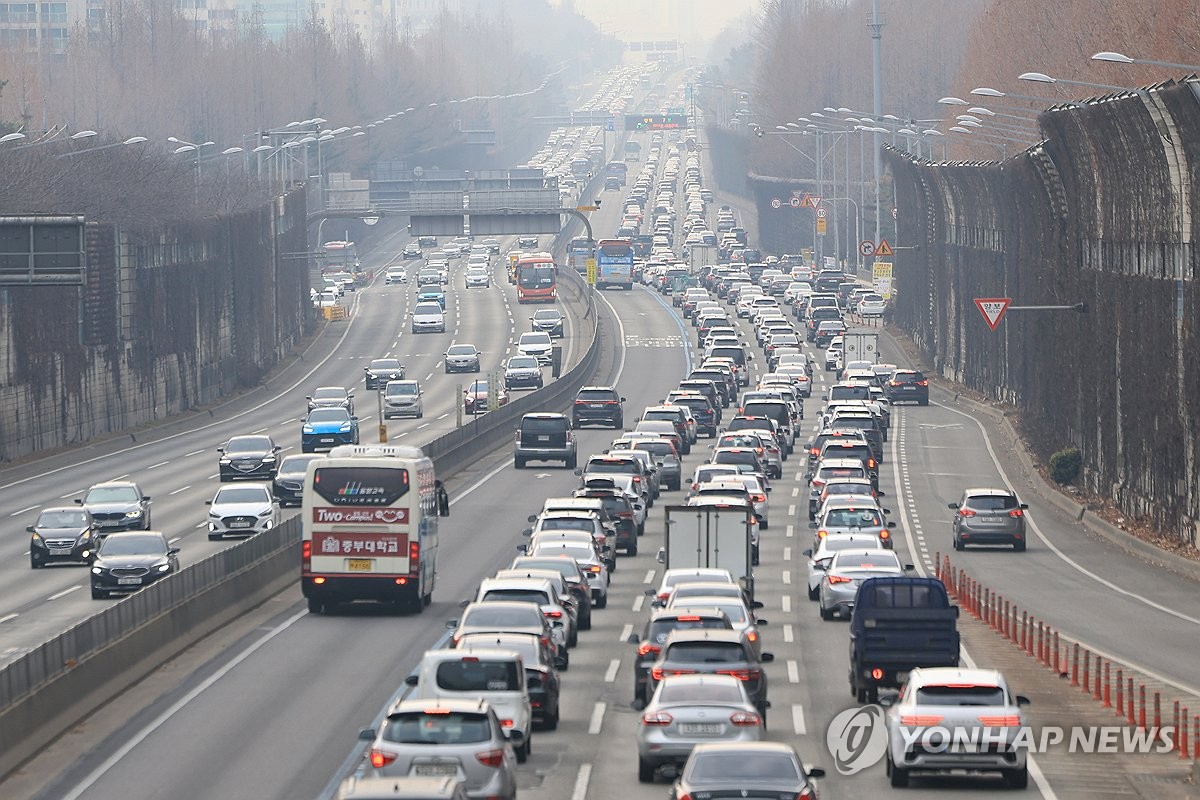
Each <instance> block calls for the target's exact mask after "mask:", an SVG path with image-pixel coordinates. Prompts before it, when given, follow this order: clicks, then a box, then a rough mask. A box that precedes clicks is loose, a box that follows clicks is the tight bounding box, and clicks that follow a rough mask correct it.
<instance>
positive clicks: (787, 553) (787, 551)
mask: <svg viewBox="0 0 1200 800" xmlns="http://www.w3.org/2000/svg"><path fill="white" fill-rule="evenodd" d="M783 560H784V561H791V560H792V548H790V547H785V548H783Z"/></svg>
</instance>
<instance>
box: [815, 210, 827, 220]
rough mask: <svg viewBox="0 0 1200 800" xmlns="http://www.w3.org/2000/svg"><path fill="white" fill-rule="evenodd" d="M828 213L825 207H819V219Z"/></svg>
mask: <svg viewBox="0 0 1200 800" xmlns="http://www.w3.org/2000/svg"><path fill="white" fill-rule="evenodd" d="M826 213H827V212H826V211H825V209H823V208H818V209H817V219H825V214H826Z"/></svg>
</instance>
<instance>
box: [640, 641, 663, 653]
mask: <svg viewBox="0 0 1200 800" xmlns="http://www.w3.org/2000/svg"><path fill="white" fill-rule="evenodd" d="M637 652H638V655H639V656H648V655H652V654H654V653H661V652H662V648H661V647H659V646H658V645H656V644H651V643H650V642H642V643H641V644H639V645H638V651H637Z"/></svg>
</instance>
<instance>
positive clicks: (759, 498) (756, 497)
mask: <svg viewBox="0 0 1200 800" xmlns="http://www.w3.org/2000/svg"><path fill="white" fill-rule="evenodd" d="M750 500H751V502H754V503H765V502H766V501H767V496H766V495H765V494H752V495H750Z"/></svg>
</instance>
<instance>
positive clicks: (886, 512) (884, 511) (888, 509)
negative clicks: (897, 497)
mask: <svg viewBox="0 0 1200 800" xmlns="http://www.w3.org/2000/svg"><path fill="white" fill-rule="evenodd" d="M883 513H885V514H890V513H892V510H891V509H890V508H885V509H884V510H883Z"/></svg>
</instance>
